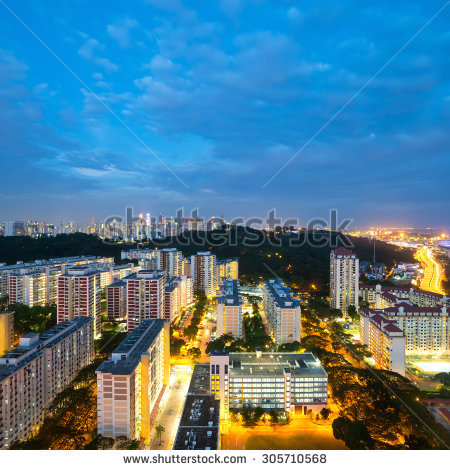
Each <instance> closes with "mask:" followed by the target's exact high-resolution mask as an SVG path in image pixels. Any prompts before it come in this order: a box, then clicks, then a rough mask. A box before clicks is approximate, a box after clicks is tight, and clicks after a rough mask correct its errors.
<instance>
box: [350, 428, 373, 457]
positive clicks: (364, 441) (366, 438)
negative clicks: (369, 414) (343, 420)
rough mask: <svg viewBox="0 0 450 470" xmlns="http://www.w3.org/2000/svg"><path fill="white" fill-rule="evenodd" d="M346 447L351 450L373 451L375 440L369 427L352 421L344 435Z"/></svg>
mask: <svg viewBox="0 0 450 470" xmlns="http://www.w3.org/2000/svg"><path fill="white" fill-rule="evenodd" d="M344 442H345V445H346V446H347V447H348V448H349V449H356V450H363V449H373V439H372V437H371V436H370V434H369V431H368V429H367V426H366V425H365V424H364V423H363V422H361V421H351V422H350V423H349V424H348V426H347V428H346V430H345V434H344Z"/></svg>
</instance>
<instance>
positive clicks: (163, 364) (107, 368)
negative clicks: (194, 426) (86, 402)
mask: <svg viewBox="0 0 450 470" xmlns="http://www.w3.org/2000/svg"><path fill="white" fill-rule="evenodd" d="M96 373H97V427H98V433H99V434H101V435H102V436H104V437H109V438H113V439H114V438H116V437H119V436H126V437H127V438H128V439H141V438H143V439H144V441H145V443H146V444H148V442H149V438H150V427H151V424H152V422H153V420H154V418H155V415H156V410H157V408H158V405H159V403H160V401H161V398H162V396H163V393H164V390H165V388H166V386H167V385H168V384H169V377H170V331H169V322H167V321H164V320H143V321H142V322H141V324H140V325H139V326H138V327H136V328H135V329H134V330H133V332H132V333H130V334H129V335H128V336H127V338H126V339H125V340H124V341H123V342H122V344H120V346H118V347H117V348H116V349H115V350H114V351H113V353H112V354H111V357H110V359H109V360H108V361H105V362H103V364H102V365H101V366H100V367H99V368H98V369H97V371H96Z"/></svg>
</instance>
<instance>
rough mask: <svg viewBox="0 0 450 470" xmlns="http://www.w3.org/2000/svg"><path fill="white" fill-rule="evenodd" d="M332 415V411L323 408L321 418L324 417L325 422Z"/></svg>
mask: <svg viewBox="0 0 450 470" xmlns="http://www.w3.org/2000/svg"><path fill="white" fill-rule="evenodd" d="M330 414H331V410H330V409H329V408H322V409H321V410H320V416H322V418H323V419H324V420H325V421H326V420H327V419H328V418H329V417H330Z"/></svg>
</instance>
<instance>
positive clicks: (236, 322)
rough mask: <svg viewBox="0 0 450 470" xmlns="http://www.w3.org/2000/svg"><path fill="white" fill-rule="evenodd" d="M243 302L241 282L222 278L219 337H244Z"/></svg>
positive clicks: (218, 304) (219, 301)
mask: <svg viewBox="0 0 450 470" xmlns="http://www.w3.org/2000/svg"><path fill="white" fill-rule="evenodd" d="M242 308H243V302H242V297H241V289H240V284H239V281H235V280H233V279H231V278H229V279H226V278H222V284H220V285H219V294H218V296H217V336H218V337H220V336H222V335H223V334H229V335H232V336H233V337H234V338H242V337H243V324H242Z"/></svg>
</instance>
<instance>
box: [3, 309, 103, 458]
mask: <svg viewBox="0 0 450 470" xmlns="http://www.w3.org/2000/svg"><path fill="white" fill-rule="evenodd" d="M93 359H94V321H93V319H92V318H86V317H82V318H74V319H72V320H70V321H67V322H63V323H60V324H59V325H56V326H54V327H53V328H51V329H50V330H47V331H46V332H44V333H41V334H39V333H28V334H27V335H25V336H23V337H22V338H21V340H20V346H19V347H17V348H15V349H13V350H12V351H10V352H8V353H7V354H5V355H3V356H2V357H0V449H8V448H9V447H10V446H11V444H13V443H14V442H15V441H17V440H24V439H26V438H28V437H29V436H30V435H31V434H32V433H33V432H35V431H37V429H38V428H39V426H40V425H41V424H42V422H43V420H44V417H45V410H46V408H47V407H48V406H49V405H50V403H51V401H52V400H53V399H54V398H55V397H56V395H57V394H58V393H60V392H62V391H63V390H64V388H65V387H67V386H68V385H69V384H70V382H71V381H72V380H73V379H74V377H75V375H76V373H77V372H78V371H79V370H80V369H82V368H83V367H85V366H87V365H88V364H90V363H91V361H92V360H93Z"/></svg>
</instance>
